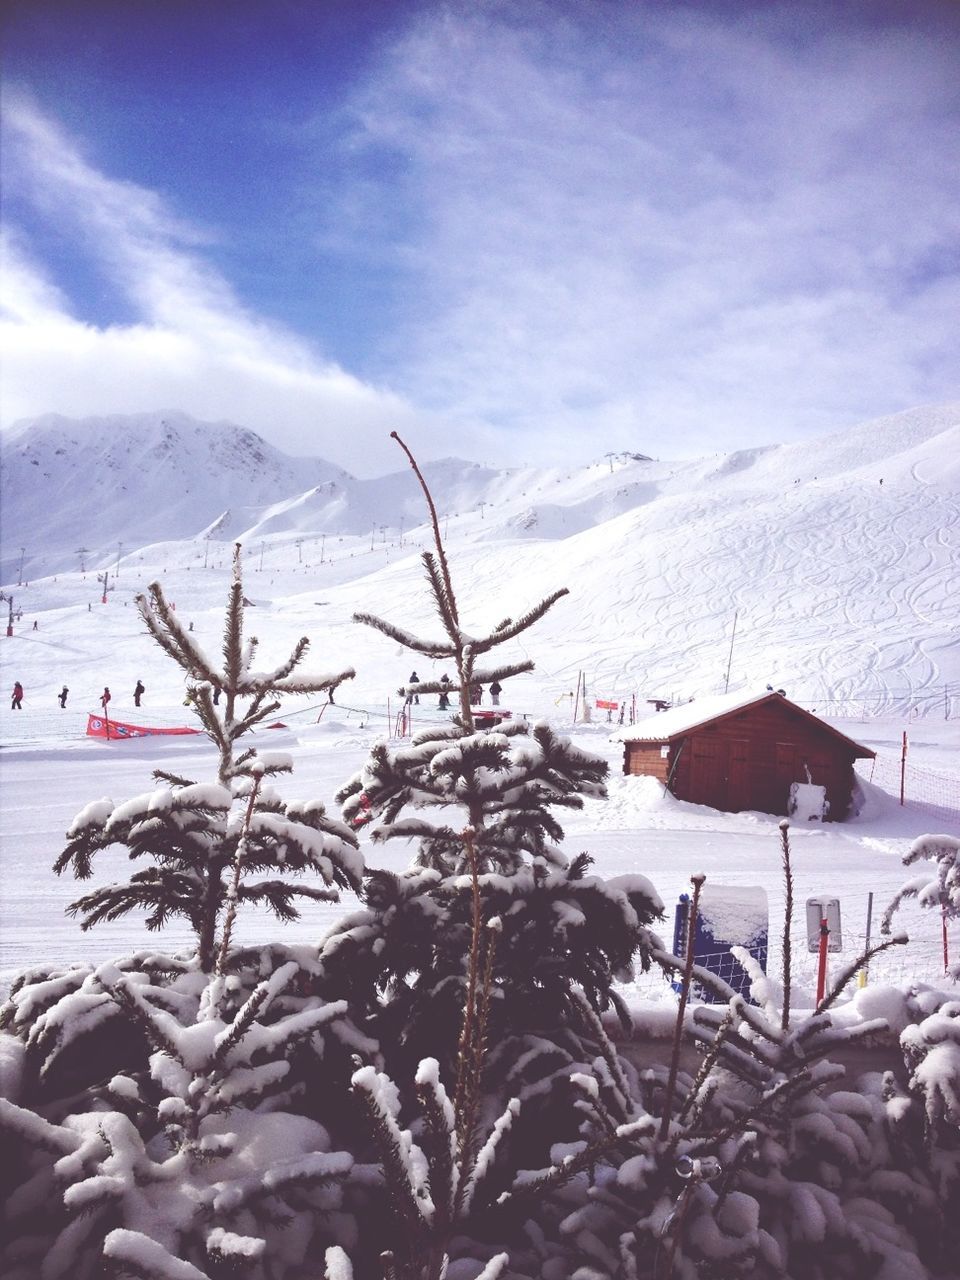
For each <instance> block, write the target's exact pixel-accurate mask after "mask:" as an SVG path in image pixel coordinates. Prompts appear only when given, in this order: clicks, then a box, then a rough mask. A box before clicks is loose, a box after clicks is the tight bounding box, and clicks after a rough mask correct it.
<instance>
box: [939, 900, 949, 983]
mask: <svg viewBox="0 0 960 1280" xmlns="http://www.w3.org/2000/svg"><path fill="white" fill-rule="evenodd" d="M940 925H941V928H942V929H943V972H944V973H948V972H949V970H950V950H949V947H948V946H947V908H946V907H941V908H940Z"/></svg>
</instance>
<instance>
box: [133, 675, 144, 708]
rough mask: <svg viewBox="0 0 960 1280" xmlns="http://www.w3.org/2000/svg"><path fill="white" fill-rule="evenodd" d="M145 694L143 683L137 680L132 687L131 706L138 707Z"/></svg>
mask: <svg viewBox="0 0 960 1280" xmlns="http://www.w3.org/2000/svg"><path fill="white" fill-rule="evenodd" d="M145 693H146V689H145V687H144V684H143V681H142V680H138V681H137V683H136V684H135V685H134V687H133V705H134V706H135V707H139V705H140V699H141V698H142V697H143V695H144V694H145Z"/></svg>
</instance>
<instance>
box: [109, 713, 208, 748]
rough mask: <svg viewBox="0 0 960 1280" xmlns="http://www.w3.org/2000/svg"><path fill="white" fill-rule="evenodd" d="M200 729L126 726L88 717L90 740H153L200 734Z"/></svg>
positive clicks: (139, 725)
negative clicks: (163, 737) (171, 736)
mask: <svg viewBox="0 0 960 1280" xmlns="http://www.w3.org/2000/svg"><path fill="white" fill-rule="evenodd" d="M200 732H201V731H200V730H199V729H187V728H183V729H159V728H154V727H153V726H152V725H142V724H125V723H124V722H123V721H122V720H110V719H108V718H107V717H106V716H93V715H88V716H87V737H88V738H109V739H110V740H111V741H117V742H119V741H120V739H121V738H153V737H157V736H159V735H163V736H167V737H169V736H170V735H180V734H184V733H200Z"/></svg>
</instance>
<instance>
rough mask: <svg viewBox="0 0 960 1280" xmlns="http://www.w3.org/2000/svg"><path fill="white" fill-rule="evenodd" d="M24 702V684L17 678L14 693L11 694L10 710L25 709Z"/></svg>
mask: <svg viewBox="0 0 960 1280" xmlns="http://www.w3.org/2000/svg"><path fill="white" fill-rule="evenodd" d="M22 703H23V685H22V684H21V683H20V681H19V680H17V681H15V683H14V686H13V693H12V694H11V695H10V710H11V711H22V710H23V706H22Z"/></svg>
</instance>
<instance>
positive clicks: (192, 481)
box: [0, 411, 494, 582]
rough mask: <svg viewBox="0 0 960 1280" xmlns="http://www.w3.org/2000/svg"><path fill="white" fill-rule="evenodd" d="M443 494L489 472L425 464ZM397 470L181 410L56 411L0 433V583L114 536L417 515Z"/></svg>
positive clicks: (466, 492) (365, 526)
mask: <svg viewBox="0 0 960 1280" xmlns="http://www.w3.org/2000/svg"><path fill="white" fill-rule="evenodd" d="M430 474H431V477H433V478H435V480H436V482H437V484H438V486H439V487H440V488H442V490H443V492H444V493H445V494H447V495H449V496H450V498H451V499H452V500H453V501H456V502H458V503H463V504H469V503H470V502H471V501H473V500H475V498H476V496H480V495H482V493H483V491H484V490H485V489H486V487H487V485H488V483H489V480H490V478H491V476H492V475H493V474H494V473H492V472H489V471H485V470H484V469H483V468H481V467H478V466H477V465H476V464H475V463H466V462H459V461H456V460H450V461H448V462H440V463H434V464H433V465H432V467H431V468H430ZM418 497H419V490H418V488H417V485H416V482H415V480H414V477H413V476H412V474H411V473H410V471H409V470H408V469H404V471H403V472H402V473H401V474H399V475H395V476H387V477H384V478H382V479H374V480H366V481H361V480H357V479H355V478H354V477H353V476H351V475H349V474H348V473H347V472H346V471H343V470H341V469H340V468H339V467H336V466H334V465H333V464H332V463H329V462H324V461H323V460H322V459H320V458H291V457H288V456H287V455H286V454H284V453H281V452H280V451H279V450H277V449H275V448H274V447H273V446H272V445H270V444H268V443H267V442H266V441H265V440H263V439H261V438H260V436H258V435H256V434H255V433H254V432H252V431H248V430H247V429H246V428H244V427H238V426H235V425H234V424H232V423H229V422H216V423H212V422H198V421H197V420H195V419H193V418H191V417H189V416H188V415H187V414H184V413H177V412H172V411H171V412H163V413H140V414H129V415H123V414H114V415H110V416H108V417H97V418H82V419H75V418H66V417H63V416H61V415H59V414H46V415H44V416H43V417H40V418H35V419H30V420H26V421H23V422H19V423H17V425H16V427H15V428H14V429H13V431H12V432H11V433H10V434H9V436H7V437H0V512H2V515H0V520H2V526H0V532H2V560H0V581H2V582H9V581H10V579H11V577H12V578H13V579H14V580H15V579H16V577H17V576H18V575H19V569H20V548H21V547H24V548H25V549H26V550H25V557H24V576H25V577H26V578H27V580H28V581H29V579H30V578H35V577H39V576H40V575H42V574H47V573H61V572H65V571H66V570H67V569H68V568H74V567H76V565H77V564H78V557H77V551H78V549H79V548H81V547H84V548H87V554H86V556H85V559H86V562H87V563H88V564H89V565H94V566H96V565H100V566H102V565H104V564H107V563H113V561H114V560H115V559H116V557H117V549H118V546H119V545H120V544H122V545H123V547H125V548H126V550H127V551H133V550H135V549H136V548H138V547H141V546H144V545H146V544H148V543H152V542H158V541H170V540H178V539H182V538H194V537H198V536H201V537H202V536H204V535H206V534H210V535H211V536H212V537H214V538H222V539H234V538H246V539H249V538H251V537H261V536H264V535H266V534H270V533H298V532H308V531H312V530H325V531H327V532H328V533H337V534H360V533H369V532H370V530H371V527H372V525H373V523H375V522H378V523H381V524H382V523H384V522H388V523H390V524H393V525H397V524H399V522H400V519H401V517H402V516H404V514H405V513H407V514H408V518H409V515H411V514H414V513H415V514H416V518H417V519H419V518H420V505H419V502H418Z"/></svg>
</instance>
